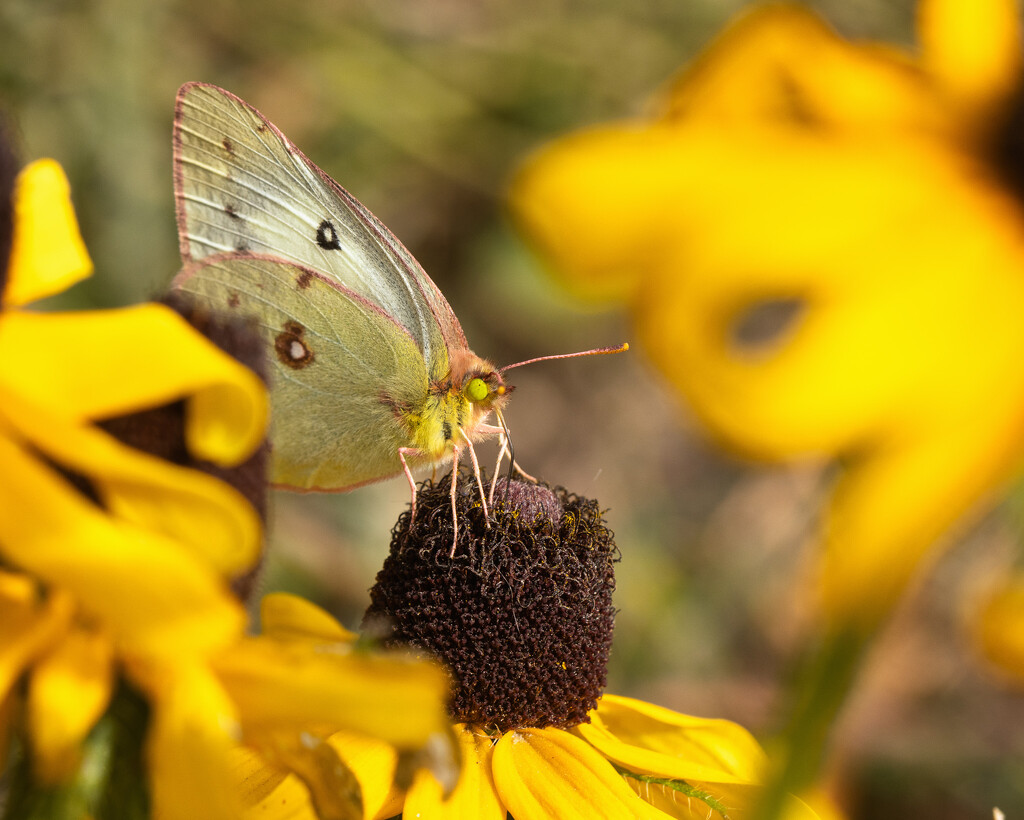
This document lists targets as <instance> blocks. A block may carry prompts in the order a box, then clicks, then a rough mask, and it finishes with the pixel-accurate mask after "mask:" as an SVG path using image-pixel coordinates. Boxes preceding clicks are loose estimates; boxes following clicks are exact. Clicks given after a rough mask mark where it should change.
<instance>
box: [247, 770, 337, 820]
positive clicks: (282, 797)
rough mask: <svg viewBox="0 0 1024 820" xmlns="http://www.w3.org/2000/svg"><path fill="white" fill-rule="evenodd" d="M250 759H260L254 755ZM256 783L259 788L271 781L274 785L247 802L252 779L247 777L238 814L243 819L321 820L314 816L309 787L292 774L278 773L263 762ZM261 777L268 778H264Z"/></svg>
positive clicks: (314, 811)
mask: <svg viewBox="0 0 1024 820" xmlns="http://www.w3.org/2000/svg"><path fill="white" fill-rule="evenodd" d="M253 760H257V761H258V760H259V758H258V757H257V756H256V755H253ZM255 777H256V778H258V779H257V780H256V781H255V784H256V785H257V786H259V787H260V788H262V786H263V785H264V784H270V783H272V784H273V788H272V789H271V790H270V791H269V792H268V793H267V794H265V795H263V796H262V797H260V798H259V799H257V800H255V802H252V803H250V802H249V800H248V798H249V797H250V795H251V794H253V792H250V791H249V788H250V786H251V785H253V781H250V780H246V781H245V782H244V783H243V784H242V785H241V786H240V789H241V791H242V799H243V802H244V806H243V809H242V814H241V817H243V818H245V820H321V818H319V817H317V814H316V810H315V809H314V808H313V803H312V801H311V800H310V799H309V790H308V789H307V788H306V786H305V785H304V784H303V783H302V781H301V780H299V778H297V777H296V776H295V775H291V774H290V775H285V776H278V775H277V774H275V770H273V769H270V768H267V767H266V766H264V767H263V768H262V769H261V770H260V772H259V773H258V774H257V775H256V776H255ZM264 777H269V778H270V779H269V780H267V781H264V780H263V778H264Z"/></svg>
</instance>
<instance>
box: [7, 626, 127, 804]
mask: <svg viewBox="0 0 1024 820" xmlns="http://www.w3.org/2000/svg"><path fill="white" fill-rule="evenodd" d="M113 651H114V647H113V644H112V643H111V640H110V636H109V635H107V634H105V633H104V632H102V631H96V630H85V629H82V628H77V629H73V630H71V631H70V632H68V634H67V635H66V636H65V637H64V639H63V640H62V641H61V642H60V643H59V644H58V645H57V646H56V648H55V649H54V650H53V651H52V652H50V653H49V654H47V655H46V656H45V657H44V658H43V659H42V660H41V661H39V662H38V663H36V664H35V666H34V667H33V670H32V677H31V680H30V685H29V690H28V702H27V706H28V729H29V735H30V737H31V738H32V754H33V764H34V771H35V774H36V776H37V777H38V778H39V779H40V780H41V781H42V782H44V783H49V784H53V783H57V782H59V781H61V780H62V779H64V778H66V777H68V776H69V775H71V774H73V773H74V772H75V770H76V769H77V766H78V763H79V762H80V755H79V750H80V746H81V744H82V741H83V740H84V739H85V736H86V735H87V734H88V733H89V730H90V729H91V728H92V726H93V724H94V723H95V722H96V721H97V720H98V719H99V717H100V715H102V714H103V711H104V710H105V709H106V708H107V704H108V703H109V701H110V695H111V687H112V684H113Z"/></svg>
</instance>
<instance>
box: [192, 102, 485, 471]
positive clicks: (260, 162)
mask: <svg viewBox="0 0 1024 820" xmlns="http://www.w3.org/2000/svg"><path fill="white" fill-rule="evenodd" d="M174 184H175V200H176V207H177V214H178V232H179V241H180V245H181V252H182V258H183V260H184V261H185V265H186V269H185V271H184V272H183V274H182V275H181V276H179V278H178V280H176V285H177V286H178V287H180V288H182V289H183V290H190V291H191V292H193V293H194V294H195V295H196V296H197V297H199V298H200V299H202V300H204V301H206V302H207V303H209V304H211V305H213V306H215V307H217V308H218V309H221V308H225V307H226V308H230V309H233V310H236V311H237V312H239V313H251V314H254V315H255V316H256V317H257V318H258V320H259V321H260V323H261V325H262V327H263V329H264V334H265V336H266V338H267V341H268V342H269V344H270V345H271V349H272V350H275V348H274V345H277V344H282V341H281V340H282V339H286V338H288V337H287V334H288V333H289V332H290V331H289V328H292V329H293V330H295V329H296V328H302V329H304V331H303V332H304V333H305V334H306V335H305V337H304V338H305V339H307V340H308V341H309V343H310V346H311V349H312V351H313V353H314V357H313V359H312V360H311V361H310V362H309V364H308V365H307V366H305V367H303V368H301V369H297V368H295V367H293V366H292V364H294V363H287V362H285V361H284V360H283V359H281V358H280V357H278V358H276V359H275V360H274V366H275V367H274V373H273V384H272V404H273V411H274V421H273V427H272V432H271V435H272V445H273V466H272V474H271V478H272V480H273V481H274V483H276V484H279V485H285V486H291V487H294V488H297V489H324V490H345V489H350V488H351V487H354V486H358V485H359V484H363V483H366V482H368V481H374V480H377V479H380V478H384V477H387V476H390V475H394V474H396V473H397V472H399V471H400V470H401V468H402V465H401V461H400V459H399V448H401V447H410V446H412V445H413V441H412V438H411V436H410V429H409V424H410V423H411V424H415V423H416V422H417V419H419V418H421V417H423V416H424V415H425V414H427V415H429V414H430V413H431V408H428V407H427V401H428V396H427V392H428V388H427V385H428V383H430V382H442V381H444V380H445V379H447V378H449V376H450V371H451V362H452V358H453V355H456V354H460V353H462V352H465V353H469V351H468V348H467V346H466V340H465V336H464V335H463V333H462V328H461V327H460V326H459V322H458V320H457V319H456V318H455V315H454V313H453V312H452V310H451V308H450V307H449V306H448V303H447V302H446V301H445V299H444V297H443V296H442V295H441V292H440V291H439V290H438V289H437V287H436V286H435V285H434V283H433V282H432V281H431V280H430V278H429V277H428V276H427V274H426V273H425V272H424V271H423V269H422V268H421V267H420V266H419V264H418V263H417V262H416V260H415V259H414V258H413V257H412V255H411V254H410V253H409V252H408V251H407V250H406V249H405V248H404V247H403V246H402V244H401V243H400V242H399V241H398V240H397V239H396V238H395V237H394V235H392V234H391V232H390V231H389V230H388V229H387V228H386V227H384V225H383V224H381V223H380V222H379V221H378V220H377V219H376V218H375V217H374V216H373V215H372V214H370V212H369V211H367V210H366V209H365V208H364V207H363V206H362V205H361V204H360V203H359V202H358V201H357V200H356V199H355V198H354V197H352V196H351V195H350V194H349V193H348V192H346V191H345V190H344V189H343V188H341V186H339V185H338V184H337V183H336V182H334V181H333V180H332V179H331V178H330V177H328V176H327V175H326V174H325V173H324V172H323V171H321V170H320V169H319V168H317V166H316V165H314V164H313V163H312V162H310V161H309V160H308V159H307V158H306V157H305V156H304V155H303V153H302V152H301V151H299V149H298V148H296V147H295V145H294V144H293V143H292V142H291V141H290V140H289V139H288V138H287V137H285V136H284V134H282V133H281V132H280V131H279V130H278V129H277V128H276V127H275V126H274V125H273V124H271V123H270V122H269V121H267V120H266V119H265V118H264V117H263V116H262V115H261V114H260V113H259V112H258V111H256V109H254V108H252V107H251V106H249V105H248V104H247V103H245V102H244V101H242V100H241V99H239V98H238V97H236V96H234V95H233V94H231V93H229V92H227V91H224V90H223V89H220V88H217V87H216V86H211V85H206V84H201V83H188V84H186V85H184V86H182V88H181V90H180V91H179V92H178V99H177V103H176V112H175V123H174ZM232 257H237V258H236V259H233V258H232ZM261 257H262V259H261ZM268 257H272V258H268ZM211 260H212V261H211ZM275 260H276V261H275ZM207 262H210V264H205V263H207ZM260 275H269V276H270V277H271V278H270V279H269V280H268V281H266V282H260V281H259V276H260ZM302 276H306V277H307V279H308V287H307V288H305V289H303V288H299V287H296V286H295V282H294V281H292V280H295V279H296V278H297V277H302ZM309 277H311V278H309ZM293 326H294V327H293ZM282 334H285V335H284V336H283V335H282ZM321 348H322V349H321ZM469 355H470V356H472V354H471V353H470V354H469ZM458 358H459V360H460V361H465V360H466V356H458ZM473 358H474V359H475V357H473ZM437 412H438V411H437V410H436V409H435V410H433V416H431V418H432V420H433V421H434V422H435V425H434V426H439V424H440V423H439V422H438V415H437ZM403 420H404V422H405V426H404V427H403ZM432 458H433V457H432ZM413 460H414V461H415V460H416V459H413ZM428 460H430V459H428Z"/></svg>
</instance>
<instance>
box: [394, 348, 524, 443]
mask: <svg viewBox="0 0 1024 820" xmlns="http://www.w3.org/2000/svg"><path fill="white" fill-rule="evenodd" d="M512 389H513V388H512V386H511V385H506V384H505V381H504V379H502V377H501V373H499V372H498V370H497V369H496V368H495V367H494V366H493V365H491V364H490V363H489V362H486V361H484V360H483V359H481V358H479V357H478V356H476V355H475V354H473V353H472V352H471V351H469V350H465V351H455V353H454V355H453V356H452V361H451V367H450V369H449V372H448V373H447V374H446V375H445V376H444V377H443V378H441V379H436V380H433V381H431V382H430V383H429V385H428V388H427V394H426V397H425V399H424V402H423V406H422V407H421V408H416V409H412V408H409V409H401V410H400V411H399V412H400V415H401V417H402V420H403V422H404V423H405V424H406V426H407V427H408V429H409V433H410V438H411V440H412V442H413V446H414V447H415V448H416V449H417V450H419V451H420V452H421V453H422V454H423V456H424V457H425V458H426V459H427V460H429V461H436V460H437V459H441V458H444V457H446V456H448V455H450V454H451V452H452V450H453V449H454V448H455V447H462V446H465V445H466V442H467V440H468V441H470V442H476V441H479V440H481V439H482V438H485V437H486V436H487V435H488V434H489V432H488V431H487V430H485V429H483V428H485V427H486V426H487V425H486V420H487V416H488V415H489V414H490V413H491V411H492V410H500V409H501V408H502V407H504V406H505V404H506V403H507V402H508V398H509V393H511V391H512Z"/></svg>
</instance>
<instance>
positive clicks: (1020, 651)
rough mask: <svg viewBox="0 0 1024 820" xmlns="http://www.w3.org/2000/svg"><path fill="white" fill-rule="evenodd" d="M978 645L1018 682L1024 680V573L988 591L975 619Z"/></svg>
mask: <svg viewBox="0 0 1024 820" xmlns="http://www.w3.org/2000/svg"><path fill="white" fill-rule="evenodd" d="M975 640H976V642H977V644H978V648H979V649H980V650H981V651H982V653H983V654H984V655H985V657H986V658H988V659H989V660H990V661H991V662H992V663H994V664H995V665H996V666H998V667H999V668H1000V669H1002V670H1003V671H1004V672H1006V673H1008V674H1009V675H1010V676H1012V678H1013V679H1014V680H1015V681H1016V682H1017V683H1024V576H1022V575H1016V576H1014V577H1012V578H1009V579H1007V580H1006V581H1005V582H1004V583H1003V584H1002V585H1001V586H999V587H998V588H996V589H995V590H993V591H992V592H991V593H989V596H988V600H987V601H986V602H985V604H984V606H982V608H981V611H980V612H979V613H978V616H977V620H976V622H975Z"/></svg>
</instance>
